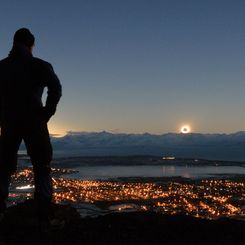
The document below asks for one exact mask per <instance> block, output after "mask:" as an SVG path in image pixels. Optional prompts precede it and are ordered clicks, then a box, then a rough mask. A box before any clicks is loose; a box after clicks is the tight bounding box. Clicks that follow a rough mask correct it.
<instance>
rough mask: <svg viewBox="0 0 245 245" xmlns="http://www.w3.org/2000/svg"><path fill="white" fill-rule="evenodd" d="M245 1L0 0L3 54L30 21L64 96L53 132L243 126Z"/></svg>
mask: <svg viewBox="0 0 245 245" xmlns="http://www.w3.org/2000/svg"><path fill="white" fill-rule="evenodd" d="M244 13H245V1H243V0H205V1H203V0H185V1H183V0H103V1H101V0H71V1H65V0H53V1H48V0H42V1H37V0H32V1H31V0H25V1H18V0H6V1H5V0H4V1H1V8H0V23H1V24H0V58H4V57H5V56H6V55H7V54H8V52H9V50H10V48H11V45H12V36H13V33H14V32H15V31H16V30H17V29H18V28H20V27H28V28H30V29H31V31H32V32H33V33H34V35H35V36H36V46H35V49H34V55H35V56H37V57H40V58H42V59H45V60H47V61H49V62H51V63H52V64H53V66H54V69H55V71H56V73H57V74H58V76H59V78H60V80H61V83H62V85H63V97H62V99H61V102H60V104H59V108H58V111H57V114H56V116H55V117H54V118H53V119H52V120H51V121H50V123H49V128H50V131H51V132H52V133H64V132H65V131H101V130H107V131H112V132H130V133H142V132H149V133H157V134H160V133H166V132H179V128H180V127H181V126H182V125H185V124H187V125H190V126H191V128H192V132H209V133H213V132H225V133H229V132H235V131H240V130H245V96H244V91H245V81H244V78H245V69H244V65H245V33H244V30H245V28H244V27H245V15H244Z"/></svg>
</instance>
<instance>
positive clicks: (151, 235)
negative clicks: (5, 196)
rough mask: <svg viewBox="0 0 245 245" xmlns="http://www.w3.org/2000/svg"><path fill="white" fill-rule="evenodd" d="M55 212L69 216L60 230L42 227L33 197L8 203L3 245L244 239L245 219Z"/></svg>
mask: <svg viewBox="0 0 245 245" xmlns="http://www.w3.org/2000/svg"><path fill="white" fill-rule="evenodd" d="M54 210H55V215H56V217H60V218H62V219H64V220H65V221H66V223H65V226H64V227H63V228H62V229H59V230H52V231H51V230H50V231H46V232H44V231H40V230H39V226H38V222H37V219H36V216H35V211H34V205H33V202H32V201H28V202H25V203H23V204H18V205H17V206H13V207H10V208H8V210H7V212H6V215H5V217H4V220H3V221H2V222H1V224H0V245H6V244H47V245H49V244H84V245H95V244H96V245H123V244H126V245H131V244H134V245H137V244H140V245H158V244H159V245H160V244H161V245H165V244H166V245H168V244H171V245H175V244H196V245H198V244H203V245H204V244H205V245H207V244H209V245H210V244H215V245H219V244H222V245H226V244H227V245H232V244H245V236H244V231H245V222H244V221H238V220H229V219H220V220H215V221H214V220H212V221H211V220H203V219H197V218H193V217H189V216H166V215H163V214H158V213H151V212H131V213H114V214H109V215H105V216H99V217H97V218H83V219H81V218H80V216H79V214H78V212H77V211H76V209H74V208H72V207H69V206H65V205H64V206H62V205H55V206H54Z"/></svg>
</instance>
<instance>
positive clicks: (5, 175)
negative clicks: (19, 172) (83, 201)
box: [0, 122, 52, 215]
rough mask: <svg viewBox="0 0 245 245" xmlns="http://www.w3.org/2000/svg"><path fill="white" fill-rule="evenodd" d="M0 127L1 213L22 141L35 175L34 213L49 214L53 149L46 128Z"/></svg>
mask: <svg viewBox="0 0 245 245" xmlns="http://www.w3.org/2000/svg"><path fill="white" fill-rule="evenodd" d="M6 125H8V126H2V128H1V136H0V211H1V209H2V210H3V209H4V208H5V205H6V204H5V202H6V200H7V198H8V194H9V185H10V177H11V175H12V174H13V173H14V172H15V171H16V169H17V152H18V149H19V146H20V144H21V141H22V140H24V143H25V145H26V148H27V153H28V155H29V156H30V158H31V162H32V165H33V171H34V182H35V193H34V198H35V200H36V203H37V210H38V213H39V214H40V215H46V214H47V213H48V212H49V209H50V206H51V199H52V179H51V176H50V171H51V168H50V162H51V160H52V146H51V142H50V137H49V132H48V128H47V124H46V123H44V122H40V123H37V124H36V125H35V126H33V125H31V124H30V123H26V124H25V123H23V124H22V125H21V124H17V123H15V124H14V126H11V124H6Z"/></svg>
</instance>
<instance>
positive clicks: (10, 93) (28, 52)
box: [0, 28, 61, 219]
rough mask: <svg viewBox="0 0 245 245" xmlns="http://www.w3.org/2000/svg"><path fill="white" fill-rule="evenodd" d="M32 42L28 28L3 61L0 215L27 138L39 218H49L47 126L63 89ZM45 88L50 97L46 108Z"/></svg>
mask: <svg viewBox="0 0 245 245" xmlns="http://www.w3.org/2000/svg"><path fill="white" fill-rule="evenodd" d="M34 42H35V38H34V36H33V34H32V33H31V32H30V31H29V30H28V29H26V28H22V29H19V30H18V31H16V33H15V35H14V40H13V47H12V50H11V51H10V53H9V55H8V57H7V58H5V59H3V60H1V61H0V126H1V136H0V213H3V212H4V210H5V209H6V200H7V198H8V194H9V184H10V177H11V175H12V174H13V173H15V171H16V168H17V152H18V149H19V146H20V144H21V141H22V140H24V143H25V145H26V148H27V153H28V155H29V156H30V158H31V162H32V165H33V171H34V178H35V193H34V199H35V202H36V203H37V210H38V214H39V217H40V218H41V219H42V218H43V219H46V218H47V217H48V215H49V212H50V208H51V199H52V179H51V177H50V162H51V160H52V146H51V143H50V137H49V132H48V128H47V122H48V121H49V119H50V118H51V116H52V115H54V113H55V111H56V106H57V104H58V102H59V99H60V97H61V85H60V82H59V79H58V77H57V76H56V74H55V73H54V70H53V68H52V66H51V64H49V63H48V62H46V61H43V60H41V59H38V58H35V57H33V56H32V49H33V46H34ZM45 87H47V88H48V95H47V100H46V103H45V106H43V104H42V94H43V90H44V88H45Z"/></svg>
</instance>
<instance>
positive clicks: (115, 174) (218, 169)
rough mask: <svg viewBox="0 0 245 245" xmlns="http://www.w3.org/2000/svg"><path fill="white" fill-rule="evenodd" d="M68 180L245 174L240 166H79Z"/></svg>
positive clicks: (244, 169)
mask: <svg viewBox="0 0 245 245" xmlns="http://www.w3.org/2000/svg"><path fill="white" fill-rule="evenodd" d="M76 170H78V172H77V173H73V174H71V175H69V178H75V179H81V180H85V179H87V180H95V179H108V178H119V177H176V176H181V177H185V178H199V177H208V176H212V175H216V174H221V175H222V174H224V175H226V174H245V168H244V167H240V166H197V167H193V166H160V165H158V166H150V165H143V166H138V165H135V166H81V167H78V168H76Z"/></svg>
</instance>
